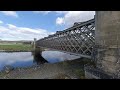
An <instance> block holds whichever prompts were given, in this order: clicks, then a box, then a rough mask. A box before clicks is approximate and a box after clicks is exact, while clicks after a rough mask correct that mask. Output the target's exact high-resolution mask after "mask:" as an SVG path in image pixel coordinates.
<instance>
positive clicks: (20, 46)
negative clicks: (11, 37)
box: [0, 44, 33, 51]
mask: <svg viewBox="0 0 120 90" xmlns="http://www.w3.org/2000/svg"><path fill="white" fill-rule="evenodd" d="M32 49H33V48H32V45H23V44H11V45H0V50H5V51H31V50H32Z"/></svg>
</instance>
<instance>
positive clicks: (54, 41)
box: [36, 18, 95, 58]
mask: <svg viewBox="0 0 120 90" xmlns="http://www.w3.org/2000/svg"><path fill="white" fill-rule="evenodd" d="M94 45H95V18H93V19H91V20H88V21H85V22H80V23H74V25H73V26H72V27H70V28H68V29H66V30H63V31H57V32H56V33H55V34H53V35H49V36H48V37H44V38H42V39H40V40H38V41H36V46H37V47H46V48H51V49H56V50H59V51H65V52H69V53H74V54H77V55H80V56H81V57H86V58H91V57H92V56H94V55H93V54H94V53H93V48H94Z"/></svg>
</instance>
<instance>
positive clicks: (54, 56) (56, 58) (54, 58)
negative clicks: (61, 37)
mask: <svg viewBox="0 0 120 90" xmlns="http://www.w3.org/2000/svg"><path fill="white" fill-rule="evenodd" d="M42 56H43V57H44V58H45V59H46V60H47V61H48V62H49V63H55V62H61V61H65V60H74V59H77V58H80V56H75V55H71V54H68V53H64V52H60V51H43V52H42Z"/></svg>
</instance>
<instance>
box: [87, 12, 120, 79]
mask: <svg viewBox="0 0 120 90" xmlns="http://www.w3.org/2000/svg"><path fill="white" fill-rule="evenodd" d="M95 24H96V25H95V27H96V31H95V48H96V56H95V60H96V69H99V71H101V72H102V73H104V74H106V75H109V76H111V77H112V78H120V11H96V15H95ZM101 72H99V73H100V74H101ZM86 74H87V75H86V76H90V75H88V72H87V73H86ZM97 75H98V74H97ZM91 76H92V75H91ZM98 76H100V75H98ZM89 78H90V77H89ZM91 78H94V77H91Z"/></svg>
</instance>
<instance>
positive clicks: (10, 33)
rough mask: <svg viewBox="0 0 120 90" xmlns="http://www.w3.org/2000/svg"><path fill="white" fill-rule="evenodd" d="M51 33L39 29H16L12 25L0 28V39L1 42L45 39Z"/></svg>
mask: <svg viewBox="0 0 120 90" xmlns="http://www.w3.org/2000/svg"><path fill="white" fill-rule="evenodd" d="M53 33H54V32H48V31H47V30H45V29H41V28H38V29H36V28H28V27H17V26H15V25H12V24H6V26H0V38H1V39H3V40H33V39H34V38H37V39H40V38H43V37H47V36H48V35H50V34H53Z"/></svg>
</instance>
